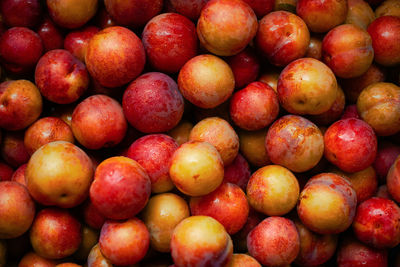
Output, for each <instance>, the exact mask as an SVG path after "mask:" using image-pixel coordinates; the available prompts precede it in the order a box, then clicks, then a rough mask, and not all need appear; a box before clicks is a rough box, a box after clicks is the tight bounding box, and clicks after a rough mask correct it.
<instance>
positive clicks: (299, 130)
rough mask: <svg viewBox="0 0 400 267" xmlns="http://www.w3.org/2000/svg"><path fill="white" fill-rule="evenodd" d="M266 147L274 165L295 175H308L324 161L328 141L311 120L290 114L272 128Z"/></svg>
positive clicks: (266, 140) (280, 119) (268, 133)
mask: <svg viewBox="0 0 400 267" xmlns="http://www.w3.org/2000/svg"><path fill="white" fill-rule="evenodd" d="M265 148H266V150H267V153H268V157H269V158H270V160H271V161H272V162H273V163H274V164H279V165H282V166H284V167H286V168H288V169H289V170H291V171H294V172H305V171H308V170H310V169H311V168H313V167H315V166H316V165H317V164H318V162H319V161H320V159H321V158H322V156H323V153H324V140H323V135H322V133H321V131H320V129H319V128H318V127H317V126H316V125H315V124H314V123H312V122H311V121H309V120H307V119H305V118H303V117H301V116H297V115H286V116H283V117H281V118H279V119H278V120H276V121H275V122H274V123H273V124H272V125H271V127H270V128H269V129H268V132H267V136H266V137H265Z"/></svg>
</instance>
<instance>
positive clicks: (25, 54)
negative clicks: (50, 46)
mask: <svg viewBox="0 0 400 267" xmlns="http://www.w3.org/2000/svg"><path fill="white" fill-rule="evenodd" d="M42 53H43V43H42V40H41V39H40V37H39V35H38V34H37V33H35V32H34V31H32V30H30V29H28V28H26V27H13V28H10V29H8V30H7V31H5V32H4V33H3V34H2V35H1V37H0V59H1V61H2V63H3V67H5V68H6V69H7V70H9V71H11V72H13V73H26V72H29V71H31V70H32V69H33V68H34V67H35V65H36V63H37V62H38V60H39V58H40V56H41V55H42Z"/></svg>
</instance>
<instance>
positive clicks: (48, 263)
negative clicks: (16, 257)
mask: <svg viewBox="0 0 400 267" xmlns="http://www.w3.org/2000/svg"><path fill="white" fill-rule="evenodd" d="M56 264H57V263H56V262H55V261H53V260H48V259H46V258H43V257H41V256H39V255H38V254H36V253H35V252H28V253H27V254H25V255H24V256H23V257H22V258H21V260H20V261H19V263H18V267H31V266H39V267H55V266H56Z"/></svg>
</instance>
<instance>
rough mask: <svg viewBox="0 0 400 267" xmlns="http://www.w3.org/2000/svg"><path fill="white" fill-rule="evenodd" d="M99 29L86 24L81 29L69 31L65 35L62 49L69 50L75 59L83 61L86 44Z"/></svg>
mask: <svg viewBox="0 0 400 267" xmlns="http://www.w3.org/2000/svg"><path fill="white" fill-rule="evenodd" d="M99 31H100V29H99V28H97V27H95V26H87V27H84V28H82V29H78V30H75V31H71V32H70V33H68V34H67V35H66V36H65V39H64V44H63V46H64V49H65V50H67V51H69V52H70V53H71V54H72V55H74V56H75V57H76V58H77V59H79V60H80V61H82V62H85V56H86V51H87V46H88V44H89V41H90V39H92V37H93V36H94V35H95V34H96V33H98V32H99Z"/></svg>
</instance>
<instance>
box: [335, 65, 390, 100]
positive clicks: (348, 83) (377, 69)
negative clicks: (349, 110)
mask: <svg viewBox="0 0 400 267" xmlns="http://www.w3.org/2000/svg"><path fill="white" fill-rule="evenodd" d="M385 80H386V69H384V68H383V67H381V66H379V65H376V64H374V63H372V64H371V66H370V67H369V68H368V70H367V71H366V72H365V73H364V74H362V75H361V76H359V77H355V78H350V79H342V80H341V81H340V84H341V86H342V88H343V91H344V93H345V95H346V101H347V102H349V103H356V102H357V99H358V96H359V95H360V93H361V92H362V90H364V88H366V87H367V86H369V85H371V84H373V83H377V82H384V81H385Z"/></svg>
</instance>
